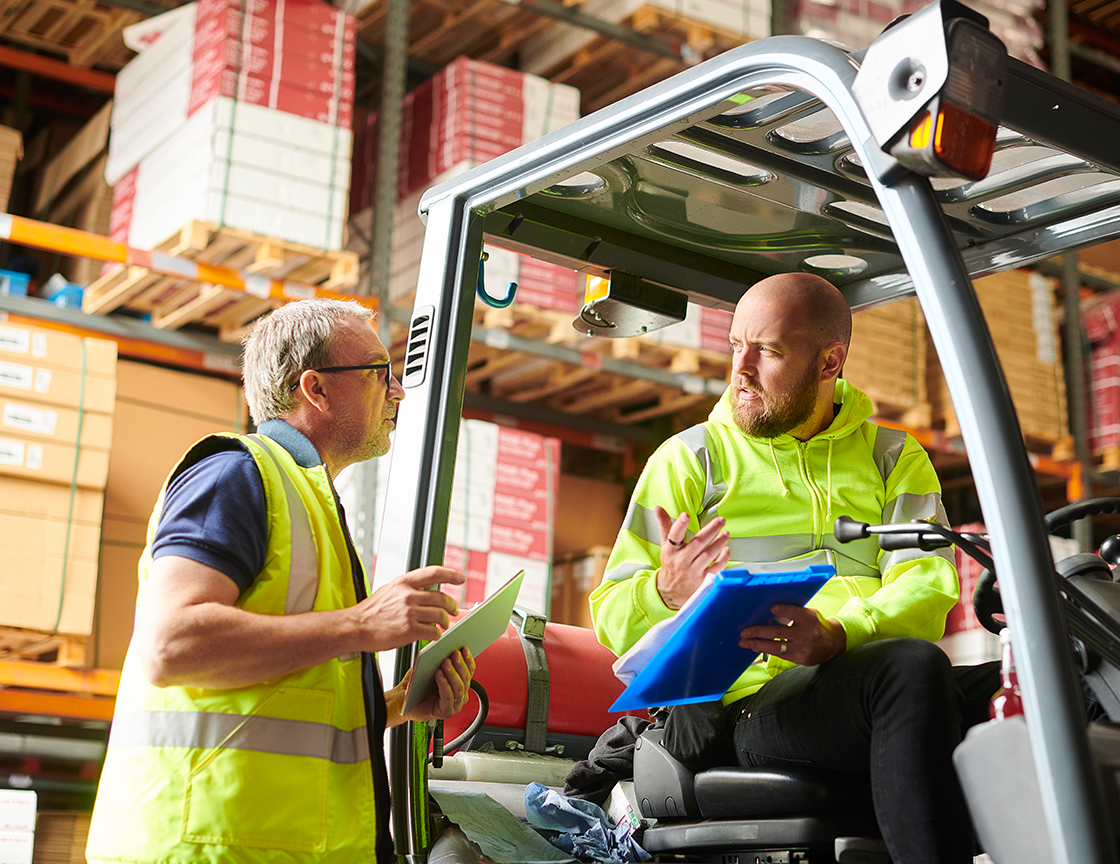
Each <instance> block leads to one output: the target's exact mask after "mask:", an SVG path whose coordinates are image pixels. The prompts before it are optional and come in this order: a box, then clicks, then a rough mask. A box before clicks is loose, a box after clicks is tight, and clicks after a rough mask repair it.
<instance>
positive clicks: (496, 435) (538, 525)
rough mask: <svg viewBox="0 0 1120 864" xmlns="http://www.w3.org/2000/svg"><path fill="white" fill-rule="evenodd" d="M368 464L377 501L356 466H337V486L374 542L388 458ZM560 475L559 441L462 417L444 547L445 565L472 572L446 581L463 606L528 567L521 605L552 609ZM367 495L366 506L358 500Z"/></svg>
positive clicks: (357, 533) (359, 533) (356, 526)
mask: <svg viewBox="0 0 1120 864" xmlns="http://www.w3.org/2000/svg"><path fill="white" fill-rule="evenodd" d="M363 470H364V471H367V472H373V475H372V478H370V477H369V476H368V475H367V477H366V478H365V482H366V483H367V486H368V488H369V489H372V490H373V501H372V502H369V497H368V493H367V494H366V495H365V496H363V495H362V494H361V490H359V489H358V488H357V472H356V471H354V470H353V469H347V470H345V471H341V472H339V476H338V478H337V481H336V486H337V488H338V494H339V497H340V498H341V500H342V503H343V507H344V508H345V510H346V516H347V520H348V523H349V528H350V533H351V535H352V536H353V537H354V538H355V539H356V540H360V539H361V538H364V537H368V534H367V532H373V538H374V545H376V541H377V539H378V537H379V535H380V531H381V521H382V514H383V513H384V510H385V506H386V503H385V494H386V490H387V487H388V480H389V460H388V457H385V458H382V459H375V460H372V461H371V462H368V463H366V464H365V465H364V466H363ZM559 477H560V442H559V440H557V439H555V438H546V437H545V436H543V435H537V434H534V433H531V432H524V431H521V430H518V429H509V428H506V427H504V426H498V425H495V424H493V423H487V422H484V421H482V420H464V421H463V426H462V430H461V432H460V434H459V447H458V451H457V456H456V460H455V479H454V487H453V492H452V497H451V511H450V516H449V519H448V526H447V545H446V550H445V554H444V564H445V565H446V566H448V567H451V568H453V569H455V570H458V571H460V572H461V573H464V574H466V576H467V582H466V584H465V585H462V586H459V585H453V586H444V589H445V590H446V591H447V592H448V593H449V594H451V596H453V597H455V598H456V600H457V601H458V602H459V604H460V606H461V607H462V608H466V607H467V606H470V605H473V604H474V603H476V602H478V601H480V600H482V599H484V598H486V597H488V596H489V595H490V594H492V593H494V591H495V590H496V589H497V588H499V587H500V586H501V585H503V584H504V583H505V582H507V581H508V580H509V579H510V578H512V577H513V576H514V575H515V574H516V573H517V572H518V571H519V570H524V571H525V579H524V580H523V582H522V584H521V592H520V594H519V595H518V600H517V605H518V606H519V607H521V608H525V609H529V610H531V611H533V612H536V613H538V614H541V615H544V614H547V613H548V611H549V608H548V607H549V598H550V591H551V589H550V584H549V580H550V569H551V566H550V562H551V560H552V537H553V530H554V525H555V514H554V504H555V496H556V489H557V485H558V483H559ZM363 498H364V499H365V501H366V506H365V507H362V506H360V503H361V501H362V500H363ZM370 503H372V507H371V506H370ZM371 511H372V512H371ZM386 578H388V577H386Z"/></svg>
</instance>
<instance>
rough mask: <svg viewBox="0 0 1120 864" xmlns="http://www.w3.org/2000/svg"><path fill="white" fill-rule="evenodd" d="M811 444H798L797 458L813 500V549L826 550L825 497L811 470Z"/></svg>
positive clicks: (802, 442)
mask: <svg viewBox="0 0 1120 864" xmlns="http://www.w3.org/2000/svg"><path fill="white" fill-rule="evenodd" d="M809 444H810V442H808V441H798V442H797V458H798V459H799V460H800V463H801V464H800V468H801V476H802V478H803V479H804V481H805V488H806V489H807V490H809V497H810V498H812V499H813V537H814V540H813V548H814V549H822V548H824V512H825V507H824V503H823V500H824V497H823V495H822V494H821V490H820V488H819V487H818V486H817V482H816V478H815V477H814V476H813V473H812V471H811V470H810V469H809Z"/></svg>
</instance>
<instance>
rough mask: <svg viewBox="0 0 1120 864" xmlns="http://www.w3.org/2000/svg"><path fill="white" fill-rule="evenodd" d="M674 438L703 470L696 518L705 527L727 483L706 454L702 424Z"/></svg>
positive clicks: (715, 463) (720, 499)
mask: <svg viewBox="0 0 1120 864" xmlns="http://www.w3.org/2000/svg"><path fill="white" fill-rule="evenodd" d="M676 437H677V439H678V440H680V442H681V443H682V444H684V445H685V446H686V447H687V448H688V449H689V450H691V451H692V453H693V455H694V456H695V457H696V461H697V462H699V463H700V467H702V468H703V469H704V498H703V500H701V502H700V512H699V513H698V514H697V518H698V519H699V520H700V524H701V525H707V524H708V523H709V522H710V521H711V520H712V518H713V517H714V516H715V515H716V512H715V510H716V507H717V506H718V505H719V502H720V501H722V500H723V496H724V495H726V494H727V481H725V480H724V478H723V468H722V467H721V466H720V464H719V463H718V462H716V461H715V460H714V459H712V455H711V453H709V452H708V432H707V429H706V428H705V427H704V425H703V424H698V425H696V426H693V427H692V428H690V429H685V430H684V431H683V432H680V433H678V434H677V436H676ZM670 515H673V514H670Z"/></svg>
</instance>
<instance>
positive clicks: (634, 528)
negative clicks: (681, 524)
mask: <svg viewBox="0 0 1120 864" xmlns="http://www.w3.org/2000/svg"><path fill="white" fill-rule="evenodd" d="M622 527H623V530H626V531H629V532H630V533H631V534H633V535H634V536H635V537H637V538H638V539H639V540H645V541H646V542H647V543H649V544H650V545H652V546H660V545H661V530H660V528H658V526H657V516H656V515H655V514H654V512H653V511H652V510H650V509H649V508H648V507H643V506H642V505H641V504H638V503H637V502H636V501H631V502H630V509H629V510H627V511H626V518H625V519H623V520H622ZM684 539H685V540H691V539H692V532H691V531H688V532H686V533H685V535H684Z"/></svg>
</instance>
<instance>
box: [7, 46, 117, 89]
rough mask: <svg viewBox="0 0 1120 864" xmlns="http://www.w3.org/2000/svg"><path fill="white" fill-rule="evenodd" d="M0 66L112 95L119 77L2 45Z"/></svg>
mask: <svg viewBox="0 0 1120 864" xmlns="http://www.w3.org/2000/svg"><path fill="white" fill-rule="evenodd" d="M0 66H7V67H8V68H9V69H22V70H24V71H25V72H30V73H32V74H33V75H39V76H40V77H43V78H51V79H53V80H55V81H64V82H66V83H67V84H77V85H78V86H79V87H87V88H89V89H90V90H96V91H98V92H100V93H108V94H110V95H112V93H113V86H114V85H115V83H116V80H117V77H116V76H115V75H110V74H109V73H108V72H98V71H97V70H95V69H83V68H82V67H81V66H71V65H70V64H69V63H66V62H64V61H62V60H54V59H52V58H51V57H43V56H42V55H41V54H32V53H30V52H29V51H19V50H17V49H15V48H9V47H8V46H6V45H0Z"/></svg>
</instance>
